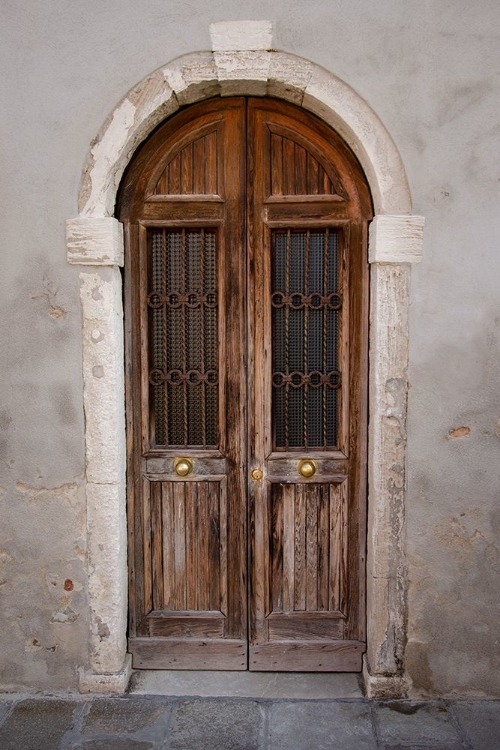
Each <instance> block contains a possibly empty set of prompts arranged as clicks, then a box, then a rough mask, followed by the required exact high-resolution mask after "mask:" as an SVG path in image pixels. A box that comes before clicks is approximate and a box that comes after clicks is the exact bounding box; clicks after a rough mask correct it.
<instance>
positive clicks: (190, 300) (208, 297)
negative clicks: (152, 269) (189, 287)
mask: <svg viewBox="0 0 500 750" xmlns="http://www.w3.org/2000/svg"><path fill="white" fill-rule="evenodd" d="M164 305H165V306H166V307H170V308H173V309H177V308H180V307H189V308H191V309H194V308H196V307H211V308H215V307H217V292H216V291H215V290H210V291H208V292H205V293H204V294H199V293H198V292H167V293H166V294H161V293H160V292H150V293H149V294H148V307H151V308H152V309H153V310H159V309H160V308H161V307H163V306H164Z"/></svg>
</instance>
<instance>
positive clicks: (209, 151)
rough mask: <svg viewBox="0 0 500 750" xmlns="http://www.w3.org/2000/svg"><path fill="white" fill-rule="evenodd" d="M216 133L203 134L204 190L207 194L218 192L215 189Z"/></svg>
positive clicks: (216, 181)
mask: <svg viewBox="0 0 500 750" xmlns="http://www.w3.org/2000/svg"><path fill="white" fill-rule="evenodd" d="M217 183H218V180H217V133H216V132H215V131H214V132H213V133H209V134H208V135H206V136H205V192H206V193H207V195H216V194H218V192H219V191H218V189H217V186H218V185H217Z"/></svg>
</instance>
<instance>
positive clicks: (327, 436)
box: [271, 229, 342, 450]
mask: <svg viewBox="0 0 500 750" xmlns="http://www.w3.org/2000/svg"><path fill="white" fill-rule="evenodd" d="M272 248H273V259H272V266H273V274H272V295H271V304H272V330H273V337H272V350H273V355H272V361H273V376H272V382H273V428H274V445H275V448H276V449H281V450H286V449H289V448H290V449H293V448H318V449H327V448H333V447H336V445H337V434H338V412H339V403H338V398H339V396H338V394H339V388H340V381H341V376H340V371H339V355H338V349H339V326H340V308H341V306H342V297H341V294H340V286H339V232H338V230H335V229H324V230H297V231H296V230H290V229H289V230H275V231H274V232H273V242H272Z"/></svg>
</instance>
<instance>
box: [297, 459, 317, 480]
mask: <svg viewBox="0 0 500 750" xmlns="http://www.w3.org/2000/svg"><path fill="white" fill-rule="evenodd" d="M317 468H318V467H317V466H316V461H313V460H312V458H304V459H302V461H299V466H298V469H299V474H302V476H303V477H305V478H306V479H309V478H310V477H312V476H314V474H316V469H317Z"/></svg>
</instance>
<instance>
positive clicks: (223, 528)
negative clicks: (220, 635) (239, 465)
mask: <svg viewBox="0 0 500 750" xmlns="http://www.w3.org/2000/svg"><path fill="white" fill-rule="evenodd" d="M219 518H220V521H219V524H220V540H219V560H220V610H221V612H222V614H224V615H225V614H227V587H228V571H227V544H228V540H227V489H226V480H225V479H223V480H222V481H221V483H220V488H219Z"/></svg>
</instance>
